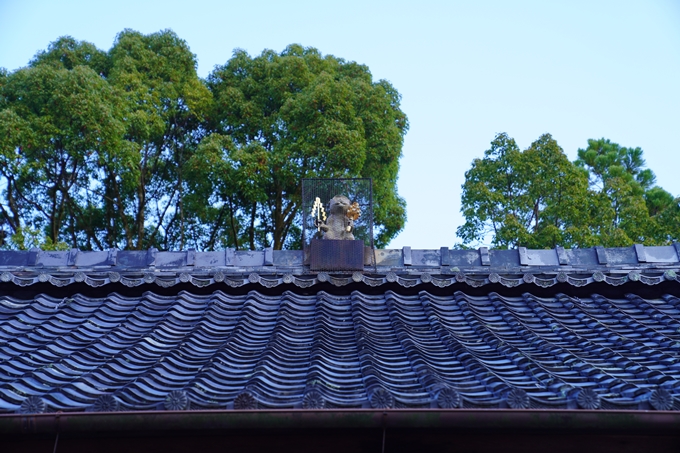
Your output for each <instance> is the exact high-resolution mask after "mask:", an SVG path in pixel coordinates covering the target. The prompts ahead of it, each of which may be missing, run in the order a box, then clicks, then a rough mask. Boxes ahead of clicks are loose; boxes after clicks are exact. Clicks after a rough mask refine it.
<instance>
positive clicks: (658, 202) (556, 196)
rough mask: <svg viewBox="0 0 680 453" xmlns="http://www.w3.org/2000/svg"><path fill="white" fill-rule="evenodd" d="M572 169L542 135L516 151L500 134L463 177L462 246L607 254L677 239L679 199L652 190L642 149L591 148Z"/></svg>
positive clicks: (605, 143)
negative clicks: (603, 249) (596, 249)
mask: <svg viewBox="0 0 680 453" xmlns="http://www.w3.org/2000/svg"><path fill="white" fill-rule="evenodd" d="M588 145H589V146H588V148H587V149H585V150H579V159H578V160H577V161H576V162H575V163H572V162H570V161H569V160H568V159H567V157H566V155H565V154H564V152H563V151H562V149H561V148H560V147H559V146H558V145H557V143H556V142H555V140H553V139H552V137H550V135H548V134H546V135H543V136H541V137H540V138H539V139H538V140H537V141H535V142H534V143H532V144H531V146H530V147H529V148H528V149H526V150H525V151H520V150H519V148H518V147H517V145H516V144H515V141H514V140H513V139H512V138H510V137H508V136H507V134H499V135H498V136H496V138H495V140H494V141H493V142H492V143H491V149H489V150H488V151H486V152H485V157H484V158H483V159H476V160H475V161H474V162H473V164H472V168H471V169H470V170H469V171H468V172H467V173H466V174H465V176H466V179H465V184H464V185H463V195H462V211H463V214H464V216H465V219H466V222H465V224H464V225H462V226H461V227H460V228H458V236H459V237H460V238H461V239H462V240H463V244H462V245H464V246H470V245H471V244H473V243H476V242H483V241H486V240H488V239H490V240H491V242H492V244H493V245H494V246H495V247H502V248H505V247H517V246H526V247H531V248H552V247H555V246H556V245H562V246H565V247H590V246H593V245H604V246H609V247H616V246H628V245H631V244H633V243H643V244H647V245H661V244H667V243H669V242H671V241H673V240H675V239H677V238H679V237H680V229H679V228H678V220H680V208H679V206H678V199H676V198H674V197H673V196H672V195H671V194H669V193H668V192H666V191H665V190H663V189H662V188H660V187H658V186H653V184H654V181H655V177H654V173H653V172H652V171H651V170H649V169H646V168H644V166H645V161H644V159H643V158H642V150H641V149H640V148H635V149H631V148H623V147H620V146H619V145H617V144H616V143H611V142H610V141H609V140H605V139H601V140H589V141H588Z"/></svg>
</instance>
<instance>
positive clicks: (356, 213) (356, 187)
mask: <svg viewBox="0 0 680 453" xmlns="http://www.w3.org/2000/svg"><path fill="white" fill-rule="evenodd" d="M302 212H303V213H305V214H304V215H303V216H302V238H301V239H302V246H303V249H304V257H305V258H304V264H305V265H309V266H310V270H311V271H312V272H321V271H325V272H348V273H349V272H353V271H357V272H363V271H364V266H365V265H371V266H373V267H374V270H375V261H376V259H375V253H374V243H373V182H372V180H371V179H370V178H354V179H352V178H349V179H303V180H302Z"/></svg>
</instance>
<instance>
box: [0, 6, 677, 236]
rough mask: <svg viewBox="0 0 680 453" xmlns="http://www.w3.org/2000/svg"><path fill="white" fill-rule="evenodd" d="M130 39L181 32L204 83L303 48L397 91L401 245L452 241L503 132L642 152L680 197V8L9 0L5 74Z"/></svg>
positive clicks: (1, 60)
mask: <svg viewBox="0 0 680 453" xmlns="http://www.w3.org/2000/svg"><path fill="white" fill-rule="evenodd" d="M125 28H132V29H135V30H138V31H141V32H143V33H152V32H155V31H158V30H161V29H166V28H170V29H172V30H174V31H175V32H176V33H177V34H178V35H179V36H180V37H181V38H183V39H184V40H186V41H187V42H188V44H189V46H190V47H191V50H192V51H193V52H194V53H195V54H196V55H197V58H198V73H199V75H200V76H202V77H205V76H206V75H207V74H208V73H209V72H210V71H211V70H212V68H213V67H214V66H215V65H216V64H224V63H225V62H226V61H227V60H228V59H229V58H230V56H231V54H232V51H233V49H235V48H241V49H245V50H247V51H248V52H249V53H250V54H251V55H257V54H259V53H260V52H261V51H262V50H263V49H265V48H269V49H273V50H276V51H281V50H282V49H283V48H285V47H286V45H288V44H291V43H299V44H302V45H304V46H312V47H316V48H318V49H319V50H320V51H321V52H323V53H324V54H333V55H335V56H337V57H342V58H345V59H347V60H354V61H357V62H359V63H363V64H366V65H368V67H369V68H370V69H371V72H372V73H373V76H374V77H375V79H376V80H377V79H387V80H389V81H390V82H391V83H392V84H393V85H394V86H395V87H396V88H397V90H398V91H399V92H400V93H401V94H402V96H403V99H402V108H403V110H404V111H405V112H406V114H407V115H408V117H409V121H410V124H411V129H410V131H409V133H408V134H407V135H406V139H405V145H404V149H403V151H404V153H403V157H402V159H401V170H400V177H399V193H400V194H401V195H402V196H403V197H404V198H405V199H406V202H407V204H408V217H409V220H408V222H407V224H406V228H405V230H404V231H403V232H402V233H401V234H400V235H399V236H398V237H397V238H396V239H394V240H393V241H392V244H391V247H394V248H399V247H402V246H405V245H409V246H411V247H413V248H418V249H421V248H439V247H443V246H449V247H450V246H452V245H453V244H454V243H455V242H457V238H456V237H455V229H456V227H457V226H458V225H460V224H462V223H463V218H462V216H461V215H460V213H459V210H460V187H461V184H462V183H463V181H464V173H465V171H466V170H468V169H469V168H470V164H471V162H472V160H473V159H474V158H476V157H481V156H482V155H483V152H484V150H486V149H487V148H488V147H489V142H490V141H491V140H492V139H493V138H494V136H495V134H496V133H498V132H507V133H508V134H509V135H510V136H512V137H514V138H515V139H516V140H517V142H518V144H519V146H520V147H521V148H526V147H528V146H529V144H530V143H531V142H532V141H534V140H535V139H537V138H538V137H539V136H540V135H541V134H543V133H545V132H549V133H551V134H552V135H553V137H555V139H556V140H557V141H558V143H559V144H560V145H561V146H562V148H563V149H564V151H565V152H566V153H567V155H568V156H569V157H570V158H571V159H572V160H573V159H575V158H576V152H577V149H578V148H584V147H585V146H586V145H587V140H588V139H589V138H600V137H605V138H609V139H611V140H612V141H614V142H617V143H619V144H621V145H623V146H633V147H636V146H639V147H641V148H642V149H643V150H644V152H645V157H646V159H647V163H648V166H649V167H650V168H651V169H652V170H653V171H654V172H655V173H656V175H657V181H658V183H659V185H661V186H662V187H663V188H665V189H666V190H668V191H670V192H671V193H673V194H674V195H676V196H678V195H680V175H679V174H678V167H679V165H678V164H679V163H680V147H679V146H678V136H679V135H680V112H679V111H678V108H679V106H680V0H646V1H644V0H639V1H625V0H616V1H607V0H590V1H579V0H571V1H567V0H564V1H547V0H542V1H528V0H527V1H426V0H422V1H419V2H415V1H411V2H405V1H398V0H392V1H372V2H371V1H354V0H345V1H342V2H323V1H319V0H317V1H286V2H275V1H238V2H233V1H216V0H215V1H209V0H194V1H171V0H165V1H162V2H161V1H158V2H154V1H145V0H136V1H130V0H118V1H116V2H100V1H84V0H81V1H79V0H59V1H54V0H53V1H47V0H42V1H41V0H0V67H5V68H7V69H9V70H15V69H18V68H19V67H22V66H25V65H26V64H27V63H28V61H29V60H30V59H31V57H32V56H33V55H34V54H35V53H36V52H37V51H39V50H43V49H45V48H46V47H47V46H48V44H49V43H50V42H52V41H54V40H56V39H57V38H58V37H59V36H63V35H71V36H73V37H74V38H76V39H79V40H84V41H89V42H92V43H94V44H95V45H97V47H99V48H101V49H103V50H108V49H109V48H110V47H111V46H112V45H113V42H114V39H115V36H116V34H117V33H118V32H120V31H122V30H123V29H125Z"/></svg>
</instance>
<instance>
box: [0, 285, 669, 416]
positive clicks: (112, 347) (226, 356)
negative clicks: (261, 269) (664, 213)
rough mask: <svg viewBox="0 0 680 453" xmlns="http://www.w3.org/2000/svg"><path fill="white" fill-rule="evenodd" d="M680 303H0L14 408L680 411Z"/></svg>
mask: <svg viewBox="0 0 680 453" xmlns="http://www.w3.org/2000/svg"><path fill="white" fill-rule="evenodd" d="M679 309H680V299H678V298H676V297H674V296H670V295H669V296H662V297H659V298H655V299H653V300H644V299H642V298H640V297H638V296H635V295H630V296H626V297H621V298H616V299H607V298H605V297H602V296H597V295H593V296H591V297H589V298H580V299H579V298H575V297H569V296H567V295H561V294H557V295H554V297H550V298H538V297H535V296H532V295H531V294H528V293H526V294H524V295H523V296H518V297H507V296H502V295H499V294H497V293H489V294H487V295H485V296H476V297H473V296H469V295H466V294H465V293H463V292H455V293H451V294H449V295H444V296H442V295H433V294H431V293H428V292H424V291H423V292H420V293H417V294H415V295H400V294H398V293H395V292H392V291H388V292H384V293H382V294H378V295H366V294H364V293H362V292H358V291H354V292H352V293H351V294H349V295H344V296H339V295H332V294H329V293H325V292H317V293H315V294H312V295H306V296H305V295H299V294H296V293H294V292H290V291H286V292H282V293H281V294H279V295H274V296H265V295H262V294H260V293H258V292H257V291H251V292H249V293H247V294H244V295H230V294H227V293H225V292H222V291H215V292H212V293H210V294H207V295H195V294H192V293H190V292H186V291H184V292H180V293H179V294H177V295H174V296H159V295H157V294H154V293H153V292H146V293H144V294H142V295H140V296H138V297H123V296H120V295H117V294H115V293H114V294H109V295H108V296H107V297H104V298H91V297H86V296H81V295H73V296H72V297H69V298H59V299H56V298H52V297H50V296H47V295H38V296H35V297H34V298H32V299H30V300H19V299H15V298H12V297H9V296H2V297H0V411H2V412H11V413H13V412H19V413H35V412H43V411H47V412H50V411H57V410H61V411H83V410H86V411H110V410H150V409H168V410H183V409H210V408H220V409H232V408H233V409H246V408H289V409H290V408H292V409H294V408H302V407H304V408H320V407H325V408H352V407H355V408H356V407H374V408H387V407H393V408H405V407H412V408H418V407H423V408H438V407H439V408H461V407H463V408H465V407H475V408H507V407H509V408H547V409H560V408H584V409H658V410H678V409H679V401H678V400H677V399H676V398H677V397H678V395H680V361H678V351H680V311H679Z"/></svg>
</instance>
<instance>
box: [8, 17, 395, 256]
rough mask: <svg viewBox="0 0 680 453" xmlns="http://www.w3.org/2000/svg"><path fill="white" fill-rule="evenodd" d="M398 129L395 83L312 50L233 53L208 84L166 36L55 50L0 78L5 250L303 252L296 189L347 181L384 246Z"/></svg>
mask: <svg viewBox="0 0 680 453" xmlns="http://www.w3.org/2000/svg"><path fill="white" fill-rule="evenodd" d="M406 129H407V121H406V116H405V115H404V114H403V112H401V110H400V109H399V94H398V93H397V91H396V90H395V89H394V88H393V87H392V86H391V85H390V84H389V83H387V82H385V81H378V82H373V80H372V77H371V74H370V72H369V71H368V68H366V67H365V66H362V65H358V64H356V63H353V62H346V61H344V60H342V59H339V58H335V57H333V56H323V55H321V54H320V53H319V52H318V51H317V50H315V49H311V48H303V47H300V46H290V47H288V48H287V49H286V50H284V51H283V52H282V53H281V54H276V53H275V52H272V51H265V52H263V53H262V55H261V56H259V57H255V58H251V57H250V56H248V55H247V54H246V53H245V52H242V51H236V52H235V53H234V56H233V58H232V59H230V60H229V61H228V62H227V63H226V64H225V65H224V66H222V67H218V68H216V69H215V71H214V72H213V73H212V74H211V75H210V77H209V78H208V80H207V81H204V80H201V79H200V78H199V77H198V76H197V74H196V58H195V56H194V55H193V54H192V53H191V51H190V49H189V47H188V45H187V44H186V42H185V41H183V40H181V39H180V38H179V37H178V36H177V35H175V34H174V33H173V32H172V31H169V30H166V31H161V32H158V33H153V34H150V35H143V34H141V33H138V32H135V31H132V30H124V31H123V32H122V33H120V34H119V35H118V36H117V38H116V41H115V43H114V45H113V47H112V48H111V49H110V50H109V51H108V52H104V51H101V50H99V49H97V48H96V47H95V46H94V45H92V44H90V43H87V42H81V41H77V40H75V39H73V38H71V37H62V38H59V39H58V40H57V41H55V42H54V43H52V44H50V45H49V47H48V48H47V50H45V51H41V52H39V53H38V54H37V55H36V56H35V58H34V59H33V60H32V61H31V62H30V64H29V66H28V67H26V68H23V69H19V70H17V71H15V72H12V73H9V72H7V71H5V70H0V188H1V190H2V194H1V195H0V246H4V247H18V248H22V247H33V246H36V245H39V246H41V247H43V248H51V247H62V246H66V245H68V246H70V247H78V248H80V249H105V248H111V247H120V248H126V249H145V248H148V247H151V246H155V247H157V248H161V249H178V248H179V249H183V248H187V247H195V248H197V249H201V250H205V249H215V248H221V247H237V248H251V249H253V248H260V247H264V246H268V245H274V247H276V248H281V247H284V246H287V247H296V248H299V246H300V233H301V232H300V229H299V226H297V225H296V222H297V221H299V216H300V213H299V203H300V181H301V179H302V178H304V177H355V176H361V177H372V178H374V180H375V199H376V201H377V203H376V226H377V233H378V243H379V244H385V243H386V242H387V241H389V239H390V238H392V237H393V236H394V235H396V233H397V232H398V231H399V230H400V229H401V228H402V225H403V223H404V220H405V204H404V201H403V200H402V199H401V198H400V197H399V196H398V195H397V193H396V178H397V172H398V165H399V164H398V159H399V157H400V155H401V147H402V140H403V135H404V133H405V132H406ZM63 244H66V245H63Z"/></svg>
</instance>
